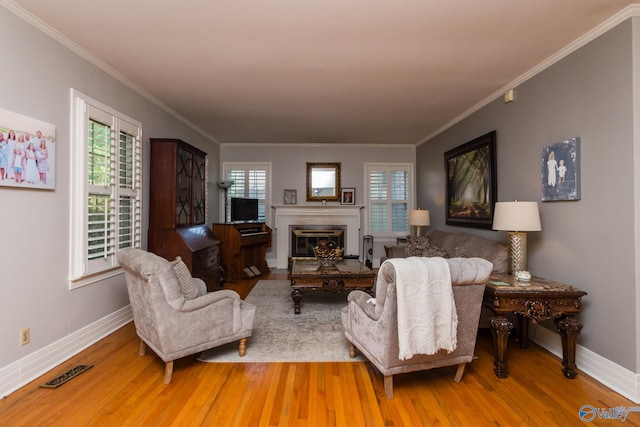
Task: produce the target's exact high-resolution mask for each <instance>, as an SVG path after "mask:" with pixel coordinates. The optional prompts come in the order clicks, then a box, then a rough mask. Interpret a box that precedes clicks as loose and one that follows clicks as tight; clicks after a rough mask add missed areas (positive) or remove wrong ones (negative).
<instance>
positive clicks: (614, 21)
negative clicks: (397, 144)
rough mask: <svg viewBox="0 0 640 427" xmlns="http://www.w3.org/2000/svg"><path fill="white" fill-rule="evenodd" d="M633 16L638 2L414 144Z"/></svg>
mask: <svg viewBox="0 0 640 427" xmlns="http://www.w3.org/2000/svg"><path fill="white" fill-rule="evenodd" d="M634 16H640V4H632V5H630V6H627V7H626V8H624V9H622V10H621V11H620V12H618V13H616V14H615V15H613V16H612V17H610V18H609V19H607V20H606V21H604V22H603V23H602V24H600V25H598V26H597V27H595V28H593V29H592V30H590V31H589V32H587V33H586V34H584V35H582V36H581V37H579V38H577V39H576V40H574V41H573V42H572V43H570V44H569V45H567V46H565V47H564V48H562V49H560V50H559V51H558V52H556V53H555V54H553V55H551V56H550V57H549V58H547V59H545V60H544V61H542V62H541V63H540V64H538V65H536V66H535V67H533V68H532V69H531V70H529V71H527V72H526V73H524V74H522V75H521V76H520V77H518V78H516V79H515V80H513V81H511V82H510V83H508V84H507V85H505V86H503V87H502V88H501V89H499V90H497V91H496V92H494V93H493V94H491V95H489V96H488V97H486V98H485V99H483V100H482V101H480V102H479V103H477V104H476V105H474V106H473V107H471V108H469V109H468V110H466V111H465V112H464V113H462V114H460V115H459V116H458V117H456V118H454V119H453V120H450V121H449V122H447V123H446V124H445V125H443V126H442V127H440V128H439V129H437V130H435V131H434V132H433V133H431V134H429V135H428V136H427V137H425V138H424V139H422V140H421V141H419V142H418V143H417V144H416V146H420V145H422V144H424V143H425V142H427V141H429V140H430V139H432V138H434V137H436V136H437V135H439V134H441V133H442V132H444V131H445V130H447V129H449V128H450V127H452V126H453V125H455V124H457V123H459V122H461V121H462V120H464V119H466V118H467V117H469V116H470V115H471V114H473V113H475V112H476V111H478V110H480V109H482V108H483V107H485V106H487V105H488V104H490V103H491V102H493V101H495V100H496V99H499V98H501V97H502V96H503V95H504V94H505V92H507V91H508V90H511V89H515V88H516V87H517V86H519V85H521V84H522V83H524V82H526V81H527V80H529V79H531V78H533V77H534V76H536V75H538V74H539V73H541V72H542V71H544V70H546V69H547V68H549V67H551V66H552V65H554V64H556V63H558V62H560V61H561V60H562V59H564V58H566V57H567V56H569V55H570V54H572V53H573V52H575V51H576V50H578V49H580V48H581V47H583V46H585V45H586V44H588V43H589V42H591V41H593V40H595V39H596V38H598V37H600V36H601V35H603V34H604V33H606V32H607V31H609V30H611V29H613V28H614V27H615V26H617V25H619V24H621V23H622V22H624V21H626V20H627V19H629V18H632V17H634Z"/></svg>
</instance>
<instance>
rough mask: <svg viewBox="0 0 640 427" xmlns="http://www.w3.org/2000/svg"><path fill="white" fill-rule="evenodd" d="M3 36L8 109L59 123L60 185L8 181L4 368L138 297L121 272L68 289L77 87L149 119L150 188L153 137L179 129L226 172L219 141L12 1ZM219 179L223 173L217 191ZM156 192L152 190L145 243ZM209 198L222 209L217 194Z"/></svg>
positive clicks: (214, 171)
mask: <svg viewBox="0 0 640 427" xmlns="http://www.w3.org/2000/svg"><path fill="white" fill-rule="evenodd" d="M0 40H3V43H2V47H3V49H2V54H3V61H2V62H3V66H2V67H0V94H1V96H0V108H1V109H5V110H9V111H12V112H15V113H18V114H23V115H25V116H29V117H32V118H35V119H38V120H42V121H45V122H48V123H52V124H54V125H55V126H56V165H55V166H56V189H55V191H41V190H22V189H16V188H9V187H0V194H1V195H2V196H1V199H0V200H1V203H2V205H1V206H2V208H1V209H0V224H2V226H1V227H0V229H1V230H2V233H1V234H0V267H1V268H0V271H2V279H1V280H0V283H1V284H2V286H0V324H1V325H2V327H1V328H0V348H1V349H2V351H0V368H2V367H5V366H8V365H9V364H11V363H12V362H14V361H16V360H19V359H21V358H23V357H25V356H27V355H28V354H30V353H32V352H34V351H36V350H38V349H41V348H43V347H45V346H47V345H48V344H51V343H53V342H55V341H57V340H59V339H61V338H62V337H65V336H67V335H69V334H71V333H72V332H75V331H78V330H79V329H81V328H83V327H85V326H87V325H89V324H91V323H93V322H95V321H96V320H98V319H100V318H102V317H104V316H106V315H108V314H111V313H113V312H114V311H116V310H118V309H120V308H122V307H125V306H127V305H128V304H129V299H128V296H127V292H126V287H125V284H124V278H123V276H122V275H120V276H116V277H114V278H111V279H110V280H105V281H102V282H99V283H95V284H93V285H88V286H84V287H82V288H79V289H75V290H73V291H70V290H69V284H68V265H69V255H68V253H69V212H70V206H69V203H70V193H69V187H70V182H69V169H70V162H69V160H68V159H69V158H70V149H69V136H70V130H69V123H70V89H71V88H74V89H77V90H79V91H80V92H82V93H84V94H85V95H88V96H90V97H92V98H94V99H96V100H98V101H100V102H102V103H104V104H107V105H109V106H111V107H113V108H115V109H116V110H118V111H120V112H122V113H124V114H126V115H128V116H130V117H132V118H134V119H136V120H139V121H140V122H141V123H142V131H143V137H144V147H143V150H144V151H143V153H144V156H145V159H144V175H143V179H144V186H145V188H148V181H149V180H148V177H149V169H148V154H149V143H148V141H149V137H179V138H181V139H184V140H185V141H187V142H189V143H191V144H193V145H195V146H198V147H199V148H201V149H203V150H204V151H206V152H208V153H209V156H208V158H209V165H210V171H211V174H210V176H214V177H216V176H217V175H218V174H219V172H218V165H219V161H218V158H219V146H218V145H217V144H216V143H213V142H211V141H210V140H209V139H207V138H205V137H203V136H202V135H200V134H199V133H197V132H195V131H193V130H192V129H191V128H189V127H188V126H186V125H185V124H184V123H182V122H181V121H179V120H177V119H176V118H175V117H173V116H172V115H170V114H168V113H167V112H165V111H164V110H161V109H159V108H158V107H156V106H155V105H154V104H152V103H151V102H149V101H148V100H147V99H145V98H143V97H142V96H140V95H138V94H137V93H135V92H133V91H132V90H131V89H129V88H127V87H126V86H124V85H123V84H121V83H119V82H118V81H116V80H115V79H113V78H111V77H110V76H109V75H107V74H106V73H105V72H103V71H101V70H100V69H98V68H96V67H95V66H93V65H91V64H90V63H89V62H87V61H85V60H83V59H81V58H80V57H79V56H78V55H76V54H75V53H73V52H72V51H70V50H68V49H67V48H65V47H63V46H61V45H60V44H58V43H57V42H55V41H54V40H53V39H51V38H49V37H48V36H46V35H45V34H43V33H42V32H40V31H39V30H37V29H35V28H34V27H32V26H31V25H29V24H27V23H26V22H24V21H23V20H22V19H20V18H18V17H17V16H15V15H14V14H12V13H10V12H9V11H7V10H6V9H4V8H0ZM212 185H213V186H215V179H214V180H213V181H212V182H209V185H208V187H209V189H210V190H209V191H212V190H211V188H212ZM215 194H217V187H216V193H215ZM148 198H149V195H148V193H147V192H146V191H145V192H144V201H145V202H144V209H143V218H144V224H143V235H144V242H145V243H144V244H145V247H146V232H147V224H148V222H147V220H146V218H147V217H148V203H147V201H148ZM210 199H213V200H211V203H210V208H211V209H212V211H213V212H214V213H215V214H216V215H217V210H218V200H217V198H215V197H214V198H210ZM209 217H210V218H212V216H211V215H210V216H209ZM27 326H28V327H30V328H31V343H30V344H28V345H27V346H24V347H20V346H19V345H18V331H19V330H20V329H21V328H24V327H27Z"/></svg>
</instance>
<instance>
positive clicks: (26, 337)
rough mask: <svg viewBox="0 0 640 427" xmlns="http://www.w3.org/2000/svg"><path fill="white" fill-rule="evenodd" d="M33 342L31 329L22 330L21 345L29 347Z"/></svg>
mask: <svg viewBox="0 0 640 427" xmlns="http://www.w3.org/2000/svg"><path fill="white" fill-rule="evenodd" d="M30 341H31V328H24V329H20V345H27V344H29V342H30Z"/></svg>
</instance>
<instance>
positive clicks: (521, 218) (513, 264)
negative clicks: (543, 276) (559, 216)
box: [493, 200, 542, 275]
mask: <svg viewBox="0 0 640 427" xmlns="http://www.w3.org/2000/svg"><path fill="white" fill-rule="evenodd" d="M493 229H494V230H502V231H507V236H508V238H509V273H510V274H514V275H515V274H516V273H517V272H519V271H525V272H526V271H527V233H525V232H526V231H540V230H542V227H541V226H540V212H539V211H538V202H520V201H517V200H516V201H513V202H496V205H495V209H494V213H493Z"/></svg>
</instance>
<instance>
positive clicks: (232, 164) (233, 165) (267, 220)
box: [220, 162, 272, 226]
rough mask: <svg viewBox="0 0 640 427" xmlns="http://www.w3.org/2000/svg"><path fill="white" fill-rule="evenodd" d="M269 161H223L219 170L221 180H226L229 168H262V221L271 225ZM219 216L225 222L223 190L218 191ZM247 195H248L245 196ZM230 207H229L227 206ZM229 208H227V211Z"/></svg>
mask: <svg viewBox="0 0 640 427" xmlns="http://www.w3.org/2000/svg"><path fill="white" fill-rule="evenodd" d="M271 166H272V165H271V162H223V163H222V167H221V168H220V170H221V175H222V178H221V181H225V180H228V179H229V178H227V173H228V172H229V170H238V169H242V170H244V171H250V170H254V171H255V170H264V171H265V172H266V179H265V181H266V182H265V201H264V222H265V224H267V225H268V226H271V225H272V224H271V218H272V215H271V205H272V203H271V182H272V174H271ZM220 193H221V194H220V218H223V221H222V222H226V221H227V218H226V217H225V209H224V205H225V199H224V197H225V193H224V191H221V192H220ZM245 197H248V196H245ZM229 209H231V207H229ZM230 212H231V210H229V213H230Z"/></svg>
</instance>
